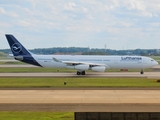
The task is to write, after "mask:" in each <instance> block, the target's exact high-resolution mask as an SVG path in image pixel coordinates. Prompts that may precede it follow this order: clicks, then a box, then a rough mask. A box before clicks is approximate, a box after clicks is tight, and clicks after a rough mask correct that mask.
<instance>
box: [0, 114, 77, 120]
mask: <svg viewBox="0 0 160 120" xmlns="http://www.w3.org/2000/svg"><path fill="white" fill-rule="evenodd" d="M0 119H1V120H73V119H74V113H71V112H0Z"/></svg>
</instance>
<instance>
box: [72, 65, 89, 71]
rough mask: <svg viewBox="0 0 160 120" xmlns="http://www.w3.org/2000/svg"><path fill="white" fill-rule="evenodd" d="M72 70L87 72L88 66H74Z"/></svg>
mask: <svg viewBox="0 0 160 120" xmlns="http://www.w3.org/2000/svg"><path fill="white" fill-rule="evenodd" d="M74 69H77V70H88V69H89V65H83V64H82V65H76V66H74Z"/></svg>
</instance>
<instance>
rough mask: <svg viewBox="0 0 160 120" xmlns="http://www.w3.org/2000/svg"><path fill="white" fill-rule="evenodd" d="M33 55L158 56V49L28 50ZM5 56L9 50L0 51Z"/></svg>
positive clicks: (61, 48) (64, 48) (72, 48)
mask: <svg viewBox="0 0 160 120" xmlns="http://www.w3.org/2000/svg"><path fill="white" fill-rule="evenodd" d="M30 51H31V52H33V53H35V54H44V55H50V54H75V55H76V54H78V55H142V56H149V55H155V56H156V55H160V50H159V49H135V50H111V49H98V48H91V49H89V48H87V47H86V48H82V47H55V48H37V49H32V50H30ZM0 52H3V53H5V54H9V53H11V50H10V49H0Z"/></svg>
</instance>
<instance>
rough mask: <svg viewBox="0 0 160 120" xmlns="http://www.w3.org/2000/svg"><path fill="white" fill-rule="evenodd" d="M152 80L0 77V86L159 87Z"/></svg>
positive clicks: (159, 85)
mask: <svg viewBox="0 0 160 120" xmlns="http://www.w3.org/2000/svg"><path fill="white" fill-rule="evenodd" d="M154 81H155V79H147V78H0V88H33V87H34V88H62V87H63V88H87V87H92V88H107V87H160V83H156V82H154ZM64 82H67V85H64Z"/></svg>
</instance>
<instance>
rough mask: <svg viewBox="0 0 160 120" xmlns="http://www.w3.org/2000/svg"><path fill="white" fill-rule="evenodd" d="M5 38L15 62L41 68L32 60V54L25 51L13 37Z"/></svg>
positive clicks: (7, 36) (7, 35)
mask: <svg viewBox="0 0 160 120" xmlns="http://www.w3.org/2000/svg"><path fill="white" fill-rule="evenodd" d="M6 38H7V40H8V43H9V45H10V48H11V51H12V53H13V57H14V58H15V59H16V60H19V61H22V62H25V63H28V64H32V65H36V66H40V67H42V66H41V65H40V64H39V63H38V62H37V61H36V60H35V59H34V57H33V56H32V54H31V53H30V52H29V51H28V50H26V48H25V47H24V46H23V45H22V44H21V43H20V42H19V41H18V40H17V39H16V38H15V37H14V36H13V35H10V34H6Z"/></svg>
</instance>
